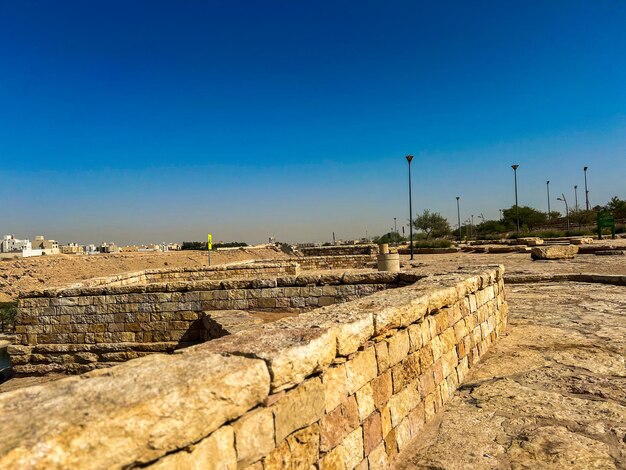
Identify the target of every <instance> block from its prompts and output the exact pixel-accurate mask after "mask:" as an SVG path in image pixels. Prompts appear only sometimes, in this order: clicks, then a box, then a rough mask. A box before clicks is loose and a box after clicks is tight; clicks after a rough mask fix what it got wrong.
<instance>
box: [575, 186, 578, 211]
mask: <svg viewBox="0 0 626 470" xmlns="http://www.w3.org/2000/svg"><path fill="white" fill-rule="evenodd" d="M574 207H575V208H576V209H575V210H576V211H578V185H577V184H575V185H574Z"/></svg>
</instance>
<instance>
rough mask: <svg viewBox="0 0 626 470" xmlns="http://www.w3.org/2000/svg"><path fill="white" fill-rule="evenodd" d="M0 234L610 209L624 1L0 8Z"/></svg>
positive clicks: (619, 149) (625, 168)
mask: <svg viewBox="0 0 626 470" xmlns="http://www.w3.org/2000/svg"><path fill="white" fill-rule="evenodd" d="M0 13H1V14H0V61H1V63H2V64H3V66H4V67H3V71H2V73H0V103H2V111H0V161H2V162H3V164H2V167H1V168H0V181H1V184H0V201H1V202H0V204H2V206H1V210H0V233H2V234H11V233H15V234H16V236H19V237H23V238H31V239H32V238H34V237H35V235H38V234H45V235H46V237H49V238H51V239H54V240H59V241H64V242H78V243H97V242H103V241H112V242H115V243H117V244H120V245H127V244H128V245H132V244H137V243H161V242H173V241H202V240H204V239H205V237H206V233H208V232H212V233H213V234H214V239H216V240H224V241H244V242H247V243H251V244H253V243H261V242H266V241H267V239H268V238H269V237H275V238H276V240H278V241H285V242H299V241H319V242H323V241H327V240H332V233H333V232H335V234H336V237H337V239H356V238H361V237H365V236H366V233H367V234H368V235H369V236H370V237H371V236H375V235H382V234H384V233H385V232H388V231H389V230H390V228H391V227H393V225H394V217H396V218H397V223H398V228H399V230H401V229H400V227H401V226H402V224H406V223H407V222H408V217H409V213H408V194H407V172H406V170H407V168H406V166H407V163H406V160H405V159H404V156H405V155H406V154H409V153H410V154H412V155H414V156H415V159H414V161H413V163H412V178H413V208H414V211H413V212H414V214H413V215H414V216H415V214H417V213H419V212H421V211H423V210H424V209H430V210H431V211H436V212H440V213H441V214H442V215H444V216H445V217H447V218H448V220H449V221H450V223H451V225H453V226H454V225H456V199H455V197H456V196H460V197H461V200H460V205H461V212H462V219H463V220H465V219H466V218H467V217H469V216H470V215H471V214H474V216H475V217H478V216H479V215H480V214H484V216H485V218H487V219H497V218H498V216H499V209H502V208H508V207H511V206H512V205H513V204H514V202H515V201H514V193H513V171H512V170H511V167H510V166H511V164H513V163H517V164H519V165H520V167H519V169H518V180H519V202H520V205H530V206H532V207H535V208H537V209H539V210H542V211H546V210H547V201H546V187H545V183H546V180H550V181H551V183H550V185H551V187H550V192H551V196H552V198H551V208H552V210H557V211H559V212H561V213H563V212H564V207H563V206H562V204H561V203H560V202H559V201H557V200H556V198H557V197H558V196H560V195H561V193H565V195H566V197H567V198H568V201H569V200H570V198H571V201H572V203H571V204H570V205H573V201H574V186H575V185H577V186H578V188H579V189H578V190H579V204H580V202H581V201H584V193H583V192H582V191H583V190H581V188H583V187H584V180H583V176H584V175H583V167H584V166H588V167H589V172H588V181H589V190H590V195H589V197H590V203H591V205H592V206H594V205H597V204H605V203H606V202H607V201H608V200H609V199H610V198H611V197H612V196H618V197H621V198H626V184H625V181H626V111H625V110H626V88H625V87H624V86H623V84H624V83H626V60H624V59H625V58H626V30H625V28H624V27H623V25H624V24H626V4H621V3H617V2H612V1H608V0H606V1H598V2H591V1H586V2H585V1H575V2H568V3H561V2H555V3H549V4H545V3H541V2H527V3H524V4H520V5H514V6H513V5H510V4H503V3H498V2H471V3H470V2H450V3H444V4H436V5H433V4H431V3H420V2H398V3H394V4H392V5H389V4H383V3H376V2H342V3H341V4H330V3H329V4H327V5H324V4H309V5H307V4H284V3H277V2H276V3H274V2H264V3H262V4H260V3H258V2H237V3H236V4H235V3H233V4H229V3H218V2H210V1H209V2H198V3H184V4H173V3H171V2H158V1H156V2H142V1H138V2H133V3H131V4H127V3H122V2H115V1H114V2H107V3H106V4H104V3H102V4H99V3H91V2H90V3H81V2H68V1H60V2H55V3H54V4H46V3H36V2H18V3H4V4H3V5H2V6H1V7H0Z"/></svg>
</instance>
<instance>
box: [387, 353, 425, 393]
mask: <svg viewBox="0 0 626 470" xmlns="http://www.w3.org/2000/svg"><path fill="white" fill-rule="evenodd" d="M391 373H392V377H393V392H394V393H398V392H399V391H400V390H402V389H403V388H404V387H406V386H408V385H409V384H410V383H411V382H414V381H415V380H416V379H417V377H418V375H419V374H420V365H419V356H418V354H417V353H413V354H411V355H410V356H407V357H406V359H404V360H403V361H402V362H401V363H399V364H397V365H395V366H394V367H393V368H392V369H391Z"/></svg>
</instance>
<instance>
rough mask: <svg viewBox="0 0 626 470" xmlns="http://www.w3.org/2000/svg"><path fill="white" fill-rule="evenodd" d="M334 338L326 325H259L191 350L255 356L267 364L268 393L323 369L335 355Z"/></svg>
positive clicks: (288, 386) (300, 380) (293, 383)
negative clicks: (269, 388)
mask: <svg viewBox="0 0 626 470" xmlns="http://www.w3.org/2000/svg"><path fill="white" fill-rule="evenodd" d="M336 343H337V341H336V338H335V335H334V333H333V331H332V330H330V329H328V328H289V329H287V327H285V328H274V329H272V330H269V331H263V330H262V329H260V328H257V329H251V330H245V331H240V332H239V333H237V334H234V335H229V336H226V337H223V338H219V339H216V340H213V341H209V342H208V343H204V344H201V345H199V346H195V347H193V348H191V349H194V350H196V349H197V350H198V351H204V352H212V353H219V354H231V355H239V356H246V357H257V358H259V359H263V360H264V361H265V362H266V363H267V367H268V369H269V371H270V375H271V391H272V393H274V392H278V391H280V390H285V389H287V388H291V387H293V386H295V385H298V384H299V383H301V382H302V381H303V380H304V379H305V377H308V376H309V375H311V374H313V373H315V372H321V371H323V370H325V369H326V368H327V367H328V365H329V364H330V363H331V362H332V361H333V359H334V358H335V354H336V350H337V348H336Z"/></svg>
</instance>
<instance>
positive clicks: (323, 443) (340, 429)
mask: <svg viewBox="0 0 626 470" xmlns="http://www.w3.org/2000/svg"><path fill="white" fill-rule="evenodd" d="M319 424H320V450H321V451H322V452H328V451H329V450H331V449H333V448H334V447H336V446H337V445H339V444H340V443H341V441H342V440H343V439H344V438H345V437H346V436H347V435H348V434H349V433H351V432H352V431H354V430H355V429H356V428H357V427H358V426H359V413H358V409H357V402H356V399H355V397H354V395H351V396H350V397H348V398H347V399H346V400H344V402H343V403H341V404H340V405H339V406H338V407H336V408H335V409H334V410H333V411H331V412H330V413H328V414H327V415H325V416H324V417H323V418H322V419H321V420H320V423H319Z"/></svg>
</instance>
